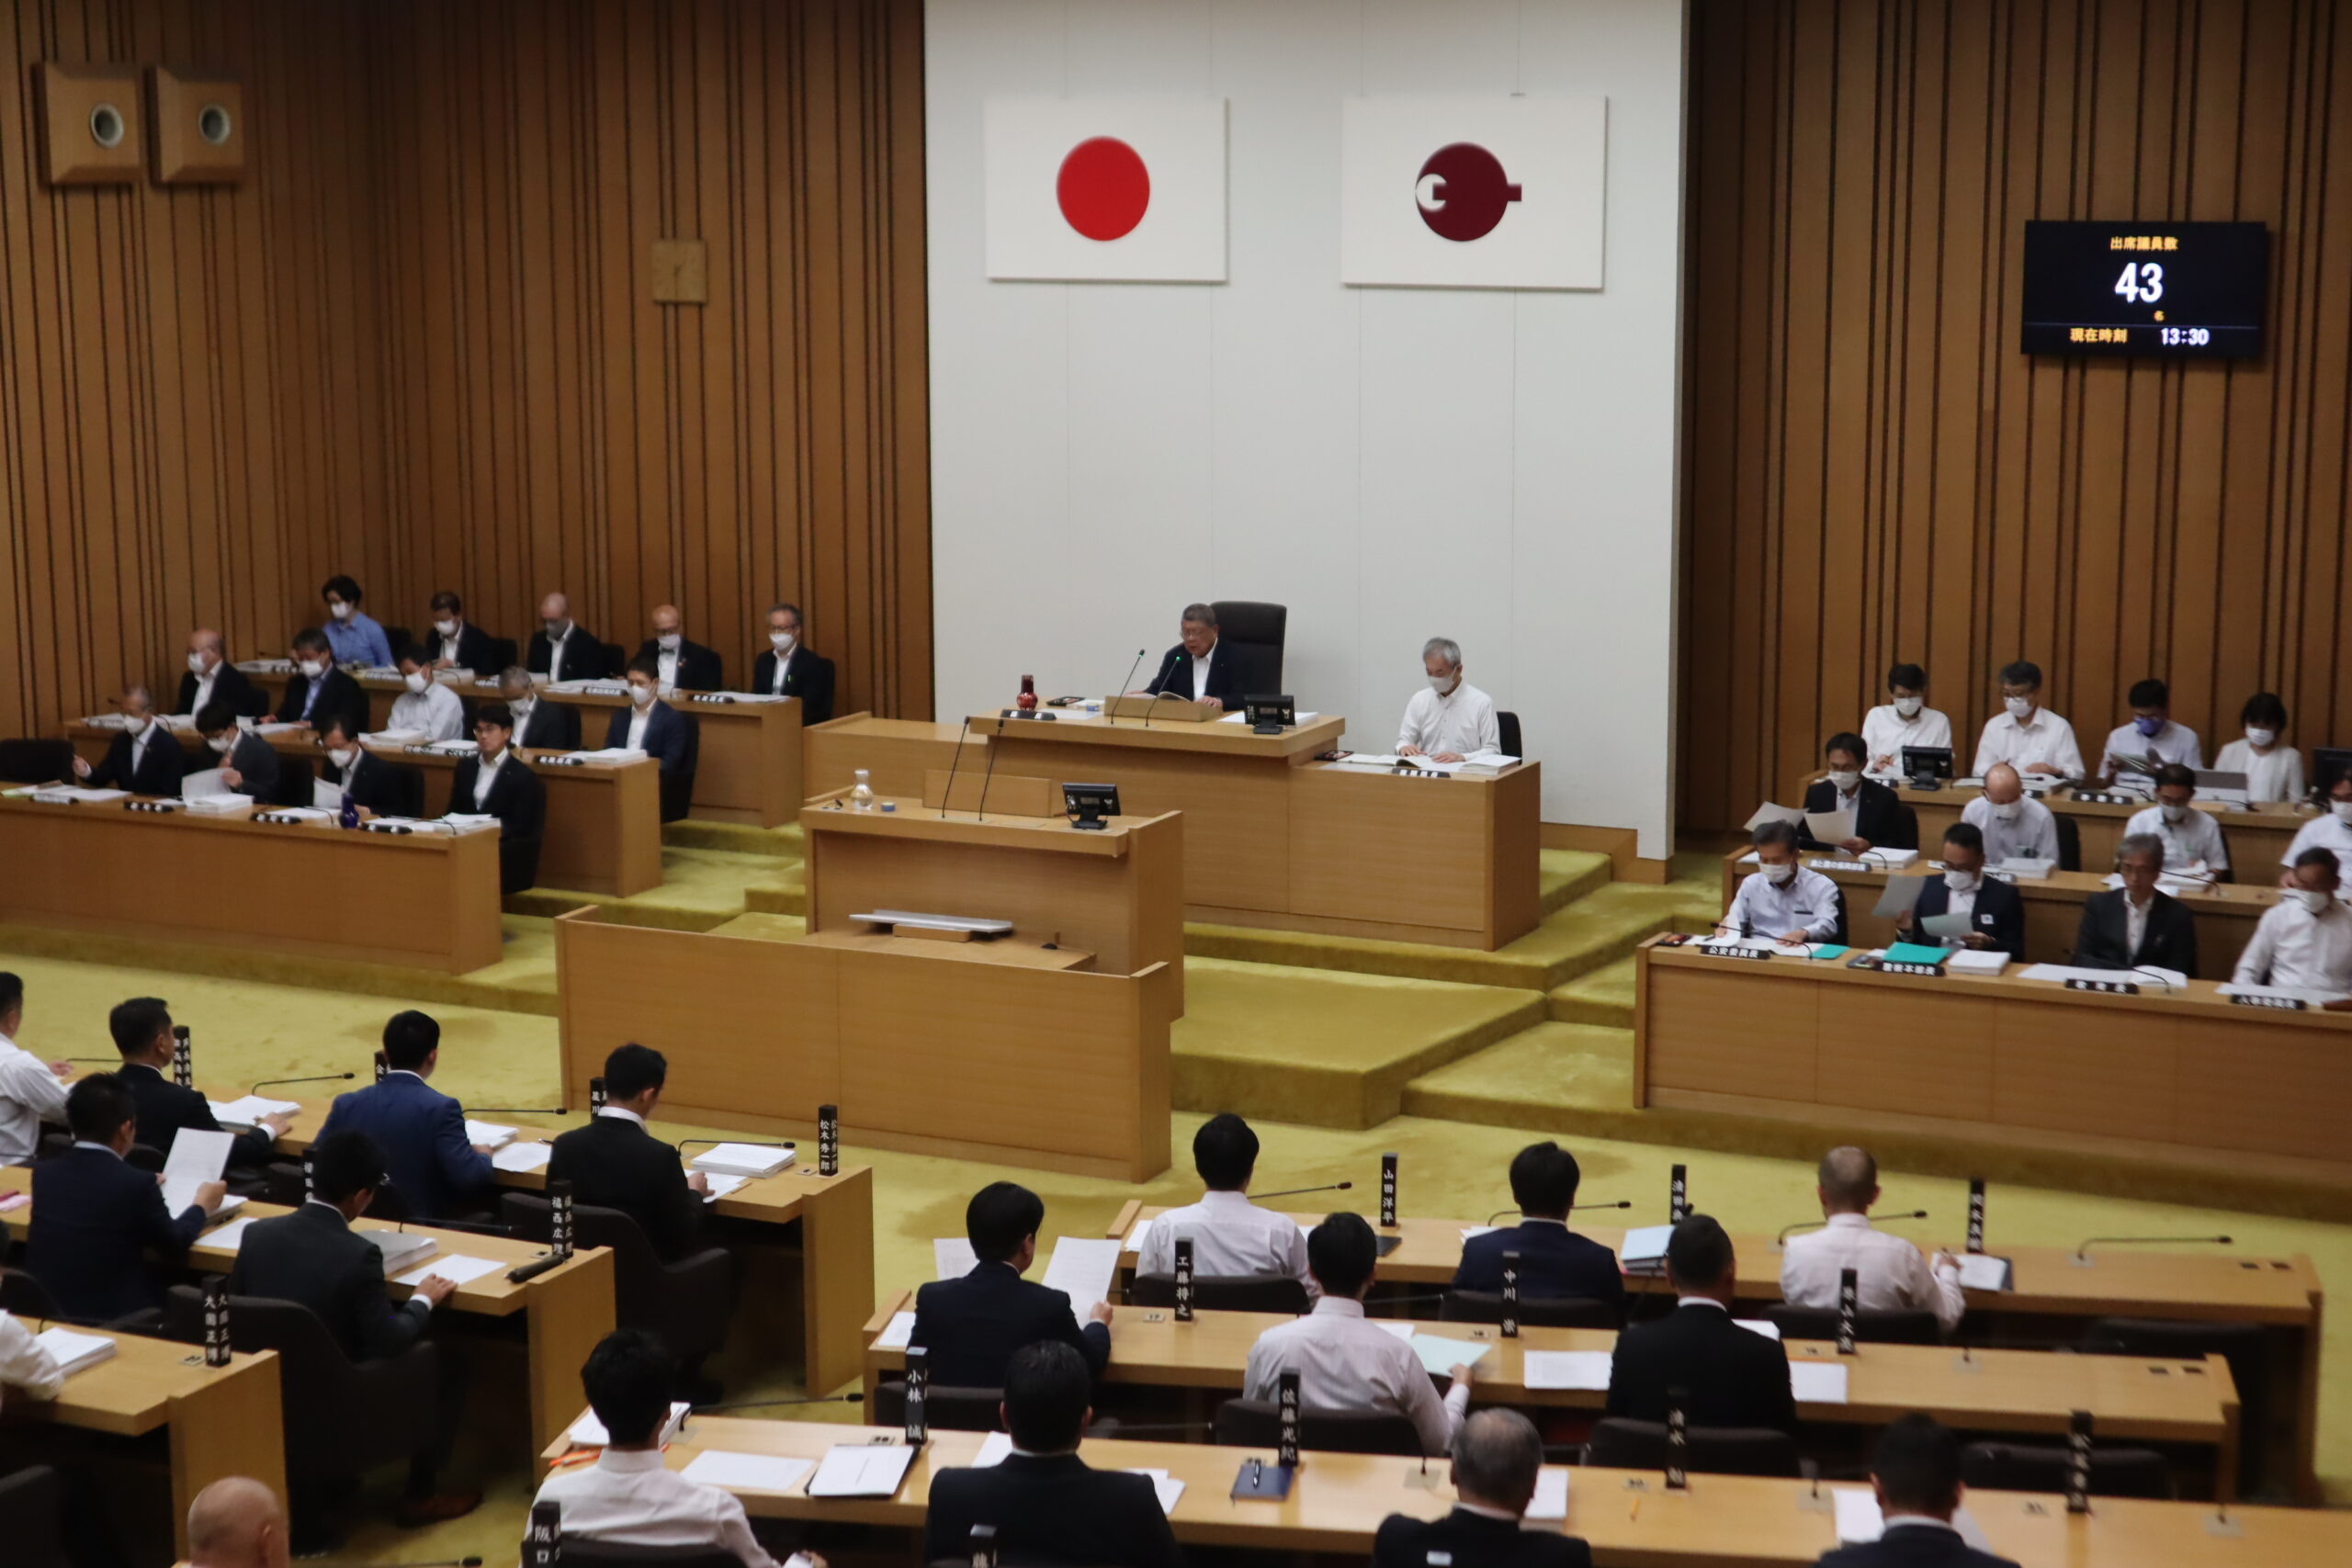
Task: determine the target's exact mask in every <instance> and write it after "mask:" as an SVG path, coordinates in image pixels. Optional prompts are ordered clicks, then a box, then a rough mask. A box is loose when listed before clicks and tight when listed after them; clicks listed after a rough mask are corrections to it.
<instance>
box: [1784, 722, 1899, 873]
mask: <svg viewBox="0 0 2352 1568" xmlns="http://www.w3.org/2000/svg"><path fill="white" fill-rule="evenodd" d="M1864 750H1866V745H1865V743H1864V741H1863V739H1862V738H1861V737H1860V736H1859V735H1833V736H1831V737H1830V738H1829V739H1828V741H1827V742H1826V744H1825V745H1823V747H1822V748H1821V757H1822V761H1825V762H1826V763H1828V764H1829V776H1828V777H1827V778H1824V779H1816V780H1815V781H1814V782H1813V783H1812V784H1809V785H1807V786H1806V787H1805V792H1804V808H1805V809H1806V810H1807V811H1810V812H1830V811H1850V812H1852V813H1853V814H1854V830H1853V832H1852V833H1851V834H1849V836H1847V837H1846V838H1843V839H1840V840H1838V842H1837V843H1836V844H1834V845H1829V844H1824V843H1822V842H1821V840H1818V839H1815V837H1814V836H1813V830H1812V829H1810V828H1807V827H1804V826H1803V825H1802V824H1797V825H1796V826H1797V827H1798V829H1799V832H1798V838H1799V842H1800V843H1801V845H1802V847H1804V848H1805V849H1809V850H1819V849H1838V850H1842V851H1844V852H1846V853H1848V854H1849V855H1859V854H1868V853H1869V852H1871V851H1872V850H1874V849H1875V850H1916V849H1917V848H1918V847H1919V824H1918V821H1917V818H1914V817H1913V816H1912V815H1911V808H1910V807H1907V806H1905V805H1904V804H1903V802H1902V801H1900V800H1898V799H1896V798H1895V795H1894V791H1893V790H1891V789H1889V788H1887V787H1886V786H1885V785H1884V784H1881V783H1879V782H1878V781H1877V780H1876V779H1870V778H1864V777H1863V776H1862V754H1863V752H1864Z"/></svg>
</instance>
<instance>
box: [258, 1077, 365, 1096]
mask: <svg viewBox="0 0 2352 1568" xmlns="http://www.w3.org/2000/svg"><path fill="white" fill-rule="evenodd" d="M358 1076H359V1075H358V1074H357V1073H321V1074H320V1075H319V1076H318V1077H314V1078H264V1079H262V1080H261V1082H259V1083H257V1084H255V1085H254V1087H253V1088H251V1089H247V1090H246V1091H245V1092H246V1093H247V1094H259V1093H260V1092H261V1091H262V1090H264V1089H274V1088H276V1087H277V1085H279V1084H282V1083H343V1082H345V1081H346V1080H347V1079H351V1078H356V1077H358Z"/></svg>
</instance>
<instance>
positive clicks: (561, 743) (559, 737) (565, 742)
mask: <svg viewBox="0 0 2352 1568" xmlns="http://www.w3.org/2000/svg"><path fill="white" fill-rule="evenodd" d="M542 635H544V634H542ZM515 745H517V746H528V747H531V748H532V749H534V750H541V751H577V750H580V710H579V709H578V708H576V707H573V706H572V705H571V704H570V703H558V702H550V701H548V699H547V698H546V697H540V698H538V699H537V701H535V702H534V703H532V704H531V716H530V717H528V718H526V719H525V720H524V721H523V728H521V729H519V730H517V731H515Z"/></svg>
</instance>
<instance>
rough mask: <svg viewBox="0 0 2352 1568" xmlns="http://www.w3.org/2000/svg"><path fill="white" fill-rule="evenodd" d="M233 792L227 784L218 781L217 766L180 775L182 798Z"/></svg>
mask: <svg viewBox="0 0 2352 1568" xmlns="http://www.w3.org/2000/svg"><path fill="white" fill-rule="evenodd" d="M233 793H234V792H233V791H232V790H231V789H230V788H229V786H228V785H227V784H222V783H221V782H220V769H218V768H206V769H204V770H203V771H202V772H200V773H183V774H182V775H180V798H181V799H182V800H202V799H203V798H205V796H207V795H230V794H233Z"/></svg>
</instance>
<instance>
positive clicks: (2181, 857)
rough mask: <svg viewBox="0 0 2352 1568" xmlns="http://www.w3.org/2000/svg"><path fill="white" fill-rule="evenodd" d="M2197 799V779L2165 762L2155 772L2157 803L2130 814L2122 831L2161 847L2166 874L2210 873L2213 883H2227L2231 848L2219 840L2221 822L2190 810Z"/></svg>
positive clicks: (2218, 819)
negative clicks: (2140, 835)
mask: <svg viewBox="0 0 2352 1568" xmlns="http://www.w3.org/2000/svg"><path fill="white" fill-rule="evenodd" d="M2196 798H2197V775H2196V774H2195V773H2192V772H2190V771H2189V770H2188V768H2186V767H2184V766H2183V765H2181V764H2180V763H2178V762H2166V763H2165V765H2164V766H2162V767H2160V768H2158V769H2157V770H2156V803H2155V804H2154V806H2151V807H2147V808H2146V809H2145V810H2142V811H2135V812H2133V813H2132V814H2131V821H2130V822H2128V823H2126V824H2124V828H2123V830H2124V831H2125V832H2126V833H2146V834H2149V835H2150V836H2152V837H2154V839H2155V840H2157V841H2159V842H2160V843H2162V844H2163V845H2164V847H2165V870H2166V871H2170V872H2184V873H2188V874H2192V875H2202V874H2205V873H2208V872H2211V873H2212V874H2213V875H2214V878H2215V880H2217V881H2223V882H2226V881H2228V880H2229V871H2230V847H2229V845H2228V844H2227V843H2225V842H2224V841H2223V840H2222V821H2221V818H2218V817H2216V816H2214V815H2213V814H2212V813H2211V812H2210V811H2199V810H2198V809H2197V807H2194V806H2191V805H2190V804H2189V802H2190V801H2192V800H2195V799H2196Z"/></svg>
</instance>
